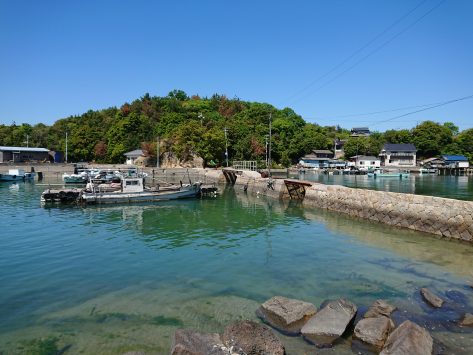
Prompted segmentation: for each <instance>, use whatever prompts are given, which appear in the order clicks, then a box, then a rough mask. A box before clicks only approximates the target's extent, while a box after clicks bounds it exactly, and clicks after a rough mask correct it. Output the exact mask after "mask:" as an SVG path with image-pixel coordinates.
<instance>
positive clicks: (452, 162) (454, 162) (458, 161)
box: [441, 155, 470, 168]
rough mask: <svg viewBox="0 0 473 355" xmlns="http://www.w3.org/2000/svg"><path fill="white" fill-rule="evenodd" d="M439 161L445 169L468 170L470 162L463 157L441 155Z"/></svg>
mask: <svg viewBox="0 0 473 355" xmlns="http://www.w3.org/2000/svg"><path fill="white" fill-rule="evenodd" d="M441 160H443V162H444V167H446V168H469V167H470V162H469V161H468V158H467V157H465V156H463V155H442V157H441Z"/></svg>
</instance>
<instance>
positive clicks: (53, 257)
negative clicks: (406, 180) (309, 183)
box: [0, 183, 473, 354]
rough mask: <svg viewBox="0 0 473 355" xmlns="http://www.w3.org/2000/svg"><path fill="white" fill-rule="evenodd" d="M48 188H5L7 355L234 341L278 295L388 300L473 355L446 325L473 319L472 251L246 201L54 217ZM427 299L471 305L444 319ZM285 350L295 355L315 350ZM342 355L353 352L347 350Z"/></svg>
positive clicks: (1, 309)
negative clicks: (423, 292)
mask: <svg viewBox="0 0 473 355" xmlns="http://www.w3.org/2000/svg"><path fill="white" fill-rule="evenodd" d="M44 188H45V187H44V186H39V185H35V184H29V183H26V184H24V183H22V184H0V201H2V203H1V205H0V222H1V224H0V225H1V231H0V286H1V291H2V292H0V353H1V352H2V351H3V352H4V353H6V354H10V353H12V354H16V353H18V354H22V353H28V352H30V353H31V351H32V349H33V350H37V349H39V348H40V347H41V346H43V347H44V346H46V345H47V344H49V343H53V345H54V344H55V345H56V346H57V347H58V348H59V349H60V350H61V349H62V350H64V353H65V354H69V353H70V354H77V353H85V354H93V353H101V354H121V353H123V352H126V351H129V350H143V351H146V352H147V353H151V354H166V353H168V352H169V348H170V345H171V339H172V334H173V332H174V330H175V329H176V328H178V327H190V328H195V329H200V330H202V331H216V332H221V331H222V330H223V328H224V326H225V325H226V324H228V323H230V322H231V321H234V320H238V319H242V318H249V319H256V316H255V315H254V312H255V310H256V308H257V307H258V305H259V304H260V303H261V302H263V301H264V300H266V299H267V298H269V297H272V296H274V295H284V296H287V297H294V298H300V299H303V300H307V301H310V302H313V303H314V304H315V305H317V306H319V305H320V304H321V303H322V302H323V301H324V300H325V299H328V298H338V297H346V298H349V299H350V300H352V301H353V302H355V303H356V304H357V305H358V306H359V307H360V308H361V310H363V309H365V308H366V307H367V306H369V304H370V303H371V302H373V301H374V300H376V299H378V298H384V299H387V300H389V301H391V302H392V303H394V304H395V305H397V306H398V307H399V308H400V309H401V310H400V311H399V312H397V313H398V315H397V316H396V317H397V318H396V320H397V321H398V322H400V321H402V320H403V319H405V318H406V317H411V318H412V319H414V320H415V321H417V322H418V323H420V324H422V325H423V326H426V327H428V328H429V330H431V332H432V335H433V336H434V338H435V339H436V340H437V341H440V342H441V343H442V344H441V345H442V346H445V347H447V349H448V350H449V351H452V352H455V353H458V354H462V353H463V354H467V353H469V352H471V350H472V349H473V334H472V333H471V331H470V330H469V329H462V328H459V327H456V326H455V324H454V323H452V322H446V320H448V319H451V318H455V317H458V314H459V312H463V311H465V310H469V311H470V312H472V310H473V309H472V306H473V289H472V288H469V287H468V284H469V283H471V282H472V281H473V270H472V269H471V265H473V247H471V246H468V245H465V244H459V243H455V242H448V241H444V240H438V239H435V238H433V237H430V236H427V235H424V234H420V233H416V232H412V231H404V230H398V229H392V228H390V227H387V226H384V225H380V224H375V223H369V222H366V221H362V220H357V219H353V218H349V217H346V216H343V215H338V214H335V213H330V212H326V211H322V210H317V209H307V208H306V209H304V208H301V207H300V206H299V205H297V204H293V203H289V202H287V201H286V202H280V201H275V200H267V199H264V198H255V197H252V196H247V195H246V194H245V193H244V192H243V191H240V190H233V189H228V190H225V191H224V193H223V194H222V195H220V196H218V197H217V198H206V199H202V200H199V199H196V200H193V199H192V200H181V201H171V202H166V203H162V204H156V205H149V204H147V205H137V206H127V205H124V206H107V207H95V206H89V207H86V208H82V207H78V206H66V207H41V205H40V202H39V196H40V194H41V192H42V190H44ZM423 286H427V287H430V288H432V289H433V290H435V291H436V292H438V293H439V294H440V295H442V296H443V297H444V298H446V296H447V294H448V295H450V297H453V296H452V295H457V296H456V298H455V297H453V298H455V299H457V298H458V297H460V296H458V295H459V294H460V295H463V296H462V297H463V298H462V299H461V302H460V303H459V302H458V300H457V303H456V306H454V308H455V307H456V308H455V309H453V310H449V309H448V307H447V309H446V310H442V311H433V310H431V309H429V308H428V307H425V306H424V304H423V302H422V301H421V300H420V299H419V297H418V289H419V288H420V287H423ZM446 292H449V293H447V294H446ZM455 292H456V293H455ZM460 298H461V297H460ZM451 303H452V305H454V303H453V301H452V302H451ZM460 306H463V308H461V309H460V308H459V307H460ZM452 307H453V306H452ZM405 311H408V312H405ZM360 313H361V312H360ZM453 320H456V318H455V319H453ZM282 338H283V339H284V342H285V343H286V345H287V347H288V353H289V354H299V353H304V352H310V351H313V348H312V347H311V346H310V345H308V344H305V343H304V342H303V341H302V340H301V339H300V338H287V337H282ZM46 340H49V341H50V342H49V343H48V342H47V341H46ZM335 349H336V353H351V350H350V346H349V342H348V341H347V340H341V342H340V344H338V345H337V347H336V348H335ZM33 353H34V351H33Z"/></svg>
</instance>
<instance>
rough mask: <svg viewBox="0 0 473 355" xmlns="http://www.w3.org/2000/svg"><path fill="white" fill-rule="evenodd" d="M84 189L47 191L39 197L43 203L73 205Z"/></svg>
mask: <svg viewBox="0 0 473 355" xmlns="http://www.w3.org/2000/svg"><path fill="white" fill-rule="evenodd" d="M83 190H84V189H78V188H72V189H47V190H44V192H43V194H42V195H41V200H42V201H43V202H60V203H73V202H76V201H78V200H79V197H80V195H81V193H82V191H83Z"/></svg>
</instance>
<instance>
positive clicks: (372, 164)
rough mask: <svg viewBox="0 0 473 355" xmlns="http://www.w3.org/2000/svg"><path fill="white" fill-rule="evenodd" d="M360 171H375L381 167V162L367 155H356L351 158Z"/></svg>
mask: <svg viewBox="0 0 473 355" xmlns="http://www.w3.org/2000/svg"><path fill="white" fill-rule="evenodd" d="M350 160H351V161H353V162H354V163H355V167H357V168H358V169H362V170H363V169H374V168H379V167H380V166H381V160H380V159H379V158H377V157H373V156H366V155H355V156H354V157H351V158H350Z"/></svg>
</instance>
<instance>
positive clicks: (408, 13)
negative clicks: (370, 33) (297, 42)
mask: <svg viewBox="0 0 473 355" xmlns="http://www.w3.org/2000/svg"><path fill="white" fill-rule="evenodd" d="M426 1H427V0H423V1H421V2H419V3H418V4H417V5H416V6H415V7H414V8H413V9H411V10H410V11H408V12H407V13H406V14H404V15H402V16H401V17H400V18H398V19H397V20H396V21H394V22H393V23H392V24H390V25H389V26H388V27H386V28H385V29H384V30H383V31H382V32H380V33H379V34H377V35H376V36H374V37H373V38H372V39H371V40H369V41H368V42H367V43H365V44H364V45H363V46H361V47H360V48H358V49H357V50H356V51H354V52H353V53H352V54H350V55H349V56H348V57H347V58H345V59H344V60H342V61H341V62H339V63H338V64H337V65H335V66H334V67H332V69H330V70H329V71H327V72H326V73H325V74H323V75H321V76H319V77H318V78H317V79H315V80H313V81H312V82H310V83H309V84H308V85H306V86H305V87H304V88H302V89H301V90H299V91H298V92H296V93H295V94H293V95H292V96H290V97H289V98H288V101H289V100H292V99H293V98H295V97H297V96H298V95H299V94H301V93H303V92H304V91H306V90H308V89H310V88H311V87H312V86H313V85H314V84H316V83H317V82H319V81H320V80H322V79H324V78H326V77H327V76H328V75H329V74H331V73H333V72H334V71H335V70H337V69H338V68H340V67H341V66H343V65H344V64H345V63H347V62H348V61H349V60H350V59H352V58H353V57H355V56H356V55H357V54H358V53H360V52H362V51H363V50H364V49H366V48H367V47H369V46H370V45H371V44H373V43H374V42H376V41H377V40H378V39H379V38H380V37H382V36H383V35H384V34H385V33H387V32H388V31H389V30H390V29H392V28H393V27H394V26H396V25H397V24H398V23H399V22H401V21H402V20H404V19H405V18H406V17H408V16H409V15H410V14H411V13H413V12H414V11H415V10H417V9H418V8H419V7H420V6H421V5H423V4H424V3H425V2H426Z"/></svg>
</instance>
